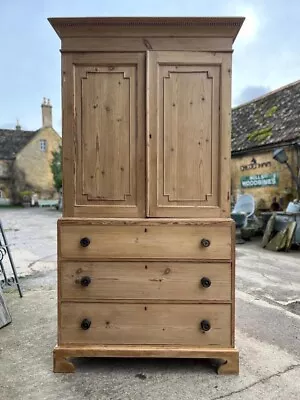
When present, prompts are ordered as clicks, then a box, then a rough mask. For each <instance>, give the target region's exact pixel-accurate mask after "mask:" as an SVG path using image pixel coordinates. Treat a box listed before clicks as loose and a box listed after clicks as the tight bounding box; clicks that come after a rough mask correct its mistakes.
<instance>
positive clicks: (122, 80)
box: [73, 53, 145, 217]
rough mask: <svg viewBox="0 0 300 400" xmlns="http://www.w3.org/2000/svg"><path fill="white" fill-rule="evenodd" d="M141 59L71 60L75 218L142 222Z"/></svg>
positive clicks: (86, 57) (95, 56) (107, 56)
mask: <svg viewBox="0 0 300 400" xmlns="http://www.w3.org/2000/svg"><path fill="white" fill-rule="evenodd" d="M144 58H145V56H144V55H143V54H141V53H136V54H134V53H133V54H116V53H114V54H85V55H75V56H74V59H73V73H74V78H75V79H74V82H75V87H74V90H75V96H74V97H75V127H76V129H75V135H76V137H75V185H74V186H75V193H74V216H80V217H82V216H93V217H114V216H116V217H143V216H145V124H144V117H143V116H144V108H145V105H144V97H145V96H144V91H145V83H144V74H145V66H144Z"/></svg>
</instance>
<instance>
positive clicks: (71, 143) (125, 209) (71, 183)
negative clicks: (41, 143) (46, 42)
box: [62, 52, 146, 218]
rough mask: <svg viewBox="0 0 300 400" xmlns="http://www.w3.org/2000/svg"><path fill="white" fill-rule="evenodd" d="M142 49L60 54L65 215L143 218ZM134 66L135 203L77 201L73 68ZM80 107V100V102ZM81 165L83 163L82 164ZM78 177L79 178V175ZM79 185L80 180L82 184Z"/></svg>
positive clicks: (77, 135) (77, 120) (77, 143)
mask: <svg viewBox="0 0 300 400" xmlns="http://www.w3.org/2000/svg"><path fill="white" fill-rule="evenodd" d="M145 61H146V60H145V53H144V52H134V53H130V52H125V53H121V52H118V53H115V52H114V53H108V52H105V53H102V52H97V53H64V54H63V55H62V88H63V90H62V106H63V107H62V108H63V136H62V139H63V160H62V162H63V192H64V205H63V216H64V217H93V218H97V217H99V218H106V217H107V218H110V217H117V218H142V217H145V203H146V198H145V174H146V170H145V162H146V161H145V159H146V150H145V146H146V144H145V123H146V121H145V111H144V110H145V79H146V78H145V72H146V71H145ZM109 65H111V67H112V68H114V66H118V65H120V66H134V67H135V74H136V82H135V83H134V87H135V92H136V102H135V104H136V108H135V109H134V110H133V112H134V113H135V137H134V140H135V155H134V157H135V162H134V165H131V167H130V168H134V172H133V173H135V174H136V176H135V180H136V181H135V189H133V190H134V195H135V205H120V204H117V205H112V204H109V205H103V204H101V205H99V204H95V205H93V204H92V203H93V202H92V201H91V204H78V202H77V200H76V199H77V190H78V187H77V188H76V184H78V179H77V177H76V173H78V168H77V163H79V162H81V159H80V157H81V156H80V154H81V144H82V143H81V139H82V137H81V127H80V126H79V123H80V113H81V110H79V109H78V104H76V96H78V93H77V92H76V91H77V90H78V87H76V85H77V86H78V84H79V83H78V79H77V78H76V72H77V71H79V70H80V68H84V67H97V66H100V67H101V66H109ZM79 106H80V107H81V102H80V104H79ZM81 168H82V167H81ZM79 179H81V180H82V177H80V178H79ZM81 185H82V184H81Z"/></svg>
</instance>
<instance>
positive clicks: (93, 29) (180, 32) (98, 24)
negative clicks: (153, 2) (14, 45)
mask: <svg viewBox="0 0 300 400" xmlns="http://www.w3.org/2000/svg"><path fill="white" fill-rule="evenodd" d="M48 21H49V22H50V23H51V25H52V26H53V28H54V29H55V31H56V33H57V34H58V35H59V37H60V38H66V37H73V38H74V39H75V40H76V38H78V37H95V36H96V37H99V36H100V37H101V36H117V37H120V36H121V37H122V36H132V37H136V36H144V35H146V36H172V37H176V36H195V35H198V36H200V37H206V36H209V37H221V38H224V37H227V38H231V40H232V42H233V41H234V39H235V37H236V35H237V34H238V32H239V30H240V28H241V26H242V24H243V22H244V18H241V17H233V18H232V17H217V18H216V17H188V18H187V17H185V18H184V17H92V18H91V17H89V18H48Z"/></svg>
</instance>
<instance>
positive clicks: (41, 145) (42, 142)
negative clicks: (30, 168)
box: [40, 139, 47, 152]
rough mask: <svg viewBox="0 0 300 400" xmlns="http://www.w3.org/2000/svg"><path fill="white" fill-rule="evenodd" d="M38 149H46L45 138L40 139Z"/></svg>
mask: <svg viewBox="0 0 300 400" xmlns="http://www.w3.org/2000/svg"><path fill="white" fill-rule="evenodd" d="M40 149H41V151H43V152H45V151H47V140H45V139H41V140H40Z"/></svg>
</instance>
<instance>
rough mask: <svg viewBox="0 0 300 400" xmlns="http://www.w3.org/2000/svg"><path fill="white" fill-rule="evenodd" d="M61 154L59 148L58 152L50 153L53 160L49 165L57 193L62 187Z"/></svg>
mask: <svg viewBox="0 0 300 400" xmlns="http://www.w3.org/2000/svg"><path fill="white" fill-rule="evenodd" d="M61 154H62V148H61V146H59V148H58V150H55V151H52V155H53V159H52V161H51V165H50V166H51V171H52V175H53V180H54V186H55V188H56V190H57V191H59V190H60V189H61V187H62V171H61Z"/></svg>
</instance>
